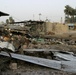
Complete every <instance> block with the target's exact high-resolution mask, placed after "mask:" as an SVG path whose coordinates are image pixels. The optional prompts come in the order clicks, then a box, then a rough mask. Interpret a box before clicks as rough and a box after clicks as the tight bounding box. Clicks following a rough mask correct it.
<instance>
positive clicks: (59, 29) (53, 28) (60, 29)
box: [46, 22, 69, 34]
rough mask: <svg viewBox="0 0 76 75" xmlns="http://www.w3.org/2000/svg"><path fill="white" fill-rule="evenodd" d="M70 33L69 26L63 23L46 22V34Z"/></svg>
mask: <svg viewBox="0 0 76 75" xmlns="http://www.w3.org/2000/svg"><path fill="white" fill-rule="evenodd" d="M68 31H69V29H68V26H67V25H63V24H61V23H51V22H46V33H49V32H53V33H55V34H62V33H67V32H68Z"/></svg>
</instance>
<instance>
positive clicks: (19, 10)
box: [0, 0, 76, 22]
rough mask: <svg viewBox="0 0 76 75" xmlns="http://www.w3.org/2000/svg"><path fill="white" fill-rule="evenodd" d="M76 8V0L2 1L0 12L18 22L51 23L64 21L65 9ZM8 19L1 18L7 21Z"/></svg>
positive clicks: (0, 0) (0, 18) (0, 19)
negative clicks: (40, 21) (41, 21)
mask: <svg viewBox="0 0 76 75" xmlns="http://www.w3.org/2000/svg"><path fill="white" fill-rule="evenodd" d="M65 5H70V6H71V7H73V8H75V7H76V0H0V11H3V12H6V13H9V14H10V16H12V17H13V18H14V19H15V20H16V21H20V20H21V21H23V20H33V19H34V20H39V13H41V17H40V19H41V20H45V19H46V18H48V19H49V20H50V21H51V22H60V19H61V17H62V18H63V20H64V7H65ZM6 18H8V17H0V21H5V19H6Z"/></svg>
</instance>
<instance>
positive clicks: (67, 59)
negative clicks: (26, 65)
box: [0, 42, 76, 73]
mask: <svg viewBox="0 0 76 75" xmlns="http://www.w3.org/2000/svg"><path fill="white" fill-rule="evenodd" d="M1 44H5V45H1ZM0 45H1V46H2V47H1V49H3V48H7V49H10V50H11V49H12V50H11V51H12V52H10V55H11V58H14V59H19V60H22V61H26V62H30V63H33V64H37V65H41V66H45V67H49V68H52V69H57V70H62V71H67V72H72V73H76V55H75V54H74V53H73V52H67V51H60V50H54V49H24V51H26V52H31V51H32V52H33V51H34V52H47V51H49V52H52V53H53V57H54V58H53V59H46V58H40V57H35V56H28V55H23V54H18V53H15V51H14V49H13V47H12V46H10V47H11V48H9V46H8V43H7V42H3V43H0ZM9 45H10V44H9ZM0 55H1V56H5V57H10V55H9V53H8V52H6V51H1V52H0ZM50 56H51V54H50Z"/></svg>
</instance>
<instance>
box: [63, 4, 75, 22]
mask: <svg viewBox="0 0 76 75" xmlns="http://www.w3.org/2000/svg"><path fill="white" fill-rule="evenodd" d="M64 13H65V15H67V17H65V20H66V21H67V22H74V16H75V15H76V9H74V8H72V7H70V6H69V5H66V6H65V10H64ZM70 17H71V18H70Z"/></svg>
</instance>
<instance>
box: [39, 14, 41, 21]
mask: <svg viewBox="0 0 76 75" xmlns="http://www.w3.org/2000/svg"><path fill="white" fill-rule="evenodd" d="M40 20H41V13H39V21H40Z"/></svg>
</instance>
